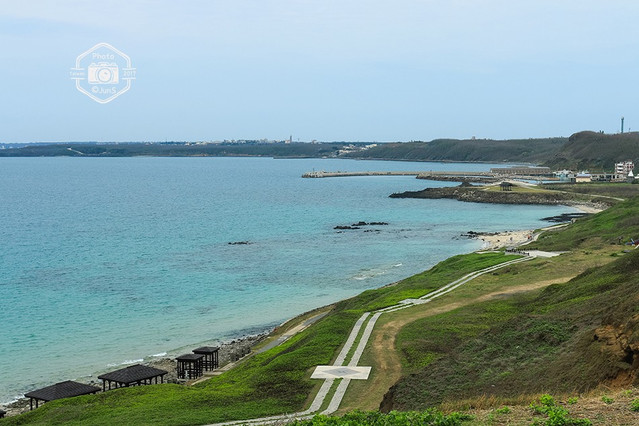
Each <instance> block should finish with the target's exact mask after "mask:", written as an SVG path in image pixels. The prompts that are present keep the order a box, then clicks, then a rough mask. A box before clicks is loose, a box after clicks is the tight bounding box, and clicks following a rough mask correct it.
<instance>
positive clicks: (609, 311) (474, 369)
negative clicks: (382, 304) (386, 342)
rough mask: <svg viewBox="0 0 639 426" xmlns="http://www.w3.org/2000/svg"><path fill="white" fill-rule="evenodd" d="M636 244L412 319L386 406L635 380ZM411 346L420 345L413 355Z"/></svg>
mask: <svg viewBox="0 0 639 426" xmlns="http://www.w3.org/2000/svg"><path fill="white" fill-rule="evenodd" d="M637 276H639V251H633V252H631V253H628V254H625V255H623V256H622V257H620V258H619V259H617V260H615V261H614V262H612V263H610V264H608V265H607V266H604V267H600V268H596V269H594V268H593V269H591V270H587V271H586V272H584V273H583V274H581V275H579V276H578V277H576V278H575V279H573V280H571V281H569V282H567V283H565V284H555V285H551V286H549V287H547V288H545V289H544V290H542V291H540V292H534V293H523V294H520V295H517V296H515V297H510V298H504V299H502V300H491V301H487V302H484V303H480V304H474V305H469V306H467V307H463V308H460V309H457V310H455V311H451V312H449V313H446V314H443V315H438V316H434V317H428V318H425V319H422V320H417V321H415V322H413V323H411V324H410V325H408V326H406V327H405V328H404V329H402V331H401V332H400V334H399V336H398V343H397V345H398V348H399V349H400V350H401V352H402V354H403V362H404V365H405V369H406V370H407V371H411V372H412V374H410V375H407V376H405V377H403V378H402V379H401V380H400V381H399V382H398V383H397V384H396V385H395V386H394V387H393V388H392V389H391V391H389V393H388V394H387V395H386V397H385V401H384V403H383V405H382V407H383V408H384V409H386V410H390V409H395V410H421V409H425V408H428V407H432V406H436V405H438V404H442V403H444V402H454V401H460V400H465V399H467V400H472V399H475V398H479V397H483V396H485V395H493V396H497V397H501V398H504V399H505V400H509V399H518V398H519V397H521V395H532V394H536V393H541V392H553V393H554V392H559V393H570V392H580V391H585V390H588V389H591V388H594V387H596V386H597V385H599V384H621V385H630V384H635V385H636V384H639V382H638V379H637V371H638V369H639V280H638V279H637V278H636V277H637ZM415 354H419V356H416V355H415Z"/></svg>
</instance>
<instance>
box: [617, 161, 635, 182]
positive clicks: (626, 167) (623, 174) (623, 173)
mask: <svg viewBox="0 0 639 426" xmlns="http://www.w3.org/2000/svg"><path fill="white" fill-rule="evenodd" d="M634 168H635V164H634V163H633V162H632V161H630V160H628V161H623V162H621V163H615V175H617V176H616V177H617V179H626V178H627V177H628V174H630V172H632V170H633V169H634Z"/></svg>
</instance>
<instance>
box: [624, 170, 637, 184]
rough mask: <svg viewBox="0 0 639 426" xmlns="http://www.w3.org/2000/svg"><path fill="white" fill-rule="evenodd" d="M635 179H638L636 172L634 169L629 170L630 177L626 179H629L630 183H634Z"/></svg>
mask: <svg viewBox="0 0 639 426" xmlns="http://www.w3.org/2000/svg"><path fill="white" fill-rule="evenodd" d="M635 179H636V177H635V174H634V173H632V170H630V171H629V172H628V177H627V178H626V181H627V182H628V183H633V182H634V181H635Z"/></svg>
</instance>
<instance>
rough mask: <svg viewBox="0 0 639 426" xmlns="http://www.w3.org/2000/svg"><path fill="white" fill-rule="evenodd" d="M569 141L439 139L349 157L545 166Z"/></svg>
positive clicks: (393, 145)
mask: <svg viewBox="0 0 639 426" xmlns="http://www.w3.org/2000/svg"><path fill="white" fill-rule="evenodd" d="M566 141H567V140H566V138H545V139H512V140H492V139H483V140H458V139H436V140H433V141H431V142H404V143H385V144H379V145H377V146H376V147H374V148H371V149H368V150H366V151H361V152H360V151H358V152H353V153H351V154H347V155H346V156H348V157H355V158H363V159H387V160H413V161H485V162H505V161H511V162H525V163H542V162H544V161H547V160H549V159H550V158H553V156H554V155H556V154H557V153H558V152H559V151H560V149H561V147H562V146H563V144H564V143H565V142H566Z"/></svg>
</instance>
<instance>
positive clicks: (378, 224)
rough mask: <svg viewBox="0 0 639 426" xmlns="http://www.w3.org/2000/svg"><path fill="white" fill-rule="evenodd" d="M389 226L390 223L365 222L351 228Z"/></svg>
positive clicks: (355, 224)
mask: <svg viewBox="0 0 639 426" xmlns="http://www.w3.org/2000/svg"><path fill="white" fill-rule="evenodd" d="M383 225H388V222H364V221H361V220H360V221H359V222H357V223H354V224H352V225H351V226H383Z"/></svg>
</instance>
